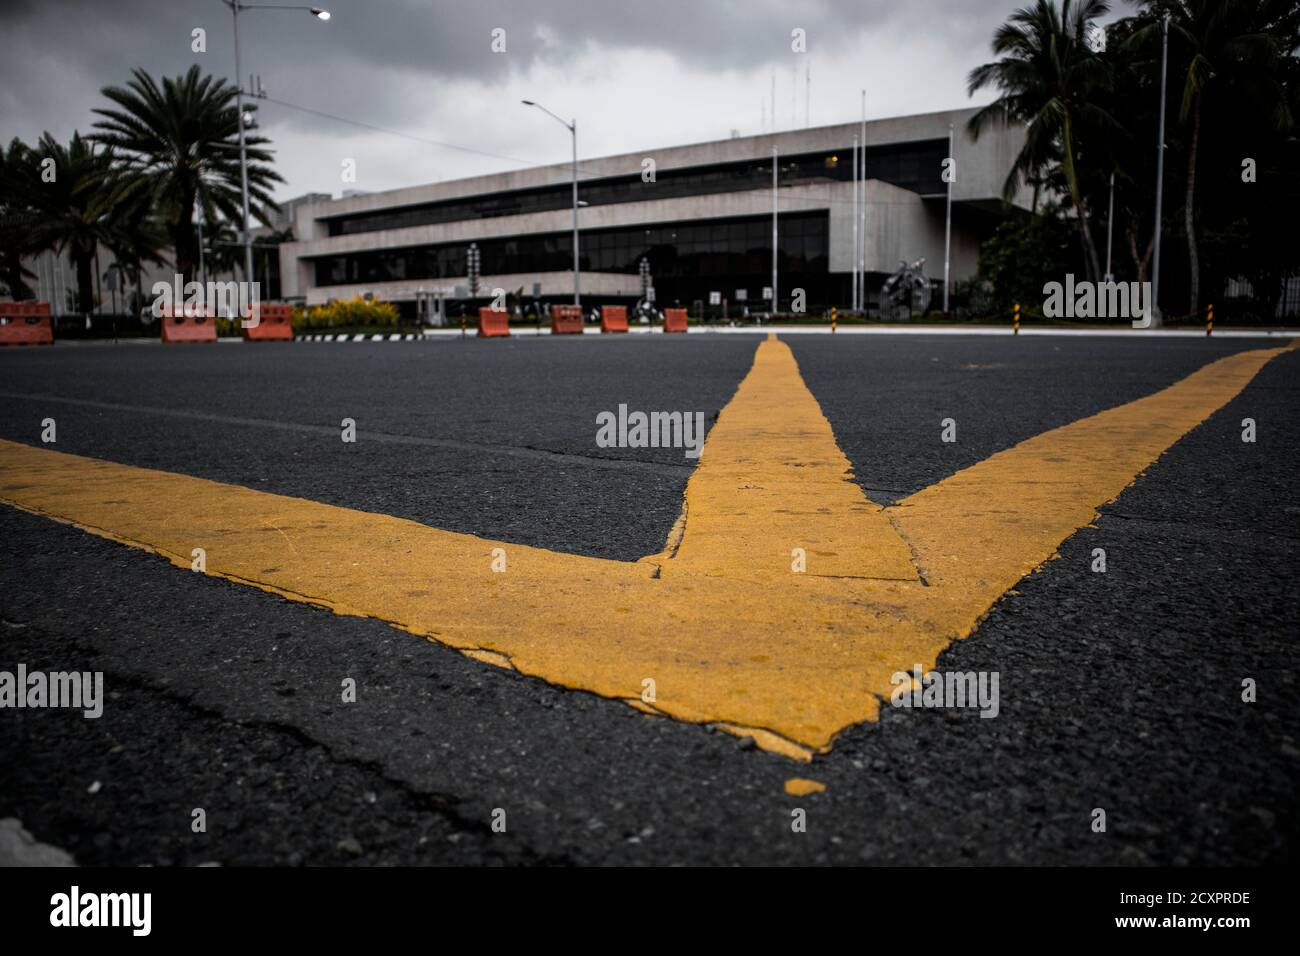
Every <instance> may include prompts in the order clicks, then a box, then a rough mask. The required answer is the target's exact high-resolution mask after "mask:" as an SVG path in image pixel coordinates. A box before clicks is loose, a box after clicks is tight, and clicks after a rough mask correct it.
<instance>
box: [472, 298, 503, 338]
mask: <svg viewBox="0 0 1300 956" xmlns="http://www.w3.org/2000/svg"><path fill="white" fill-rule="evenodd" d="M509 334H510V313H509V312H507V311H506V310H505V309H489V308H488V307H487V306H484V307H483V308H481V309H479V310H478V337H479V338H481V339H493V338H500V337H503V336H508V335H509Z"/></svg>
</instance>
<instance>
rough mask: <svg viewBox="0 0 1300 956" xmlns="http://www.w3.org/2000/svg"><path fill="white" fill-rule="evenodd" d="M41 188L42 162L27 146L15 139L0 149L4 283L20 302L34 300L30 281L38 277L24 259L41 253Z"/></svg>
mask: <svg viewBox="0 0 1300 956" xmlns="http://www.w3.org/2000/svg"><path fill="white" fill-rule="evenodd" d="M40 185H41V183H40V158H39V157H38V156H35V155H34V154H33V153H32V150H31V148H30V147H29V146H28V145H27V144H26V143H24V142H23V141H22V140H20V139H18V138H17V137H15V138H14V139H13V140H12V141H11V142H10V143H9V148H8V149H5V148H3V147H0V283H3V284H4V286H5V288H6V289H7V293H8V295H9V296H10V297H11V298H14V299H18V300H22V299H30V298H31V297H32V289H31V286H29V285H28V284H27V279H28V278H35V273H34V272H32V271H31V270H30V269H28V268H27V267H26V266H24V265H23V259H24V258H26V257H28V256H32V255H35V254H36V253H37V252H39V251H40V248H39V247H38V245H37V243H36V241H35V237H34V234H33V227H34V224H35V222H36V218H37V216H36V210H35V202H36V193H37V190H38V189H40Z"/></svg>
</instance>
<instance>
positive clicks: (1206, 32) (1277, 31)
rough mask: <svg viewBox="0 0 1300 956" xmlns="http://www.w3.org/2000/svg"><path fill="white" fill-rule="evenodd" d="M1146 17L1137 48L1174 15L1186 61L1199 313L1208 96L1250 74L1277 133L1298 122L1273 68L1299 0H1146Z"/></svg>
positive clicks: (1189, 206)
mask: <svg viewBox="0 0 1300 956" xmlns="http://www.w3.org/2000/svg"><path fill="white" fill-rule="evenodd" d="M1142 13H1143V16H1144V18H1145V19H1148V20H1149V22H1148V23H1147V24H1146V26H1144V27H1142V28H1141V29H1139V30H1138V31H1136V32H1135V33H1134V34H1133V41H1132V42H1133V43H1135V44H1138V43H1150V42H1152V41H1153V40H1154V39H1155V37H1157V36H1159V32H1160V21H1161V20H1162V19H1163V18H1164V17H1165V15H1166V14H1168V16H1169V37H1170V40H1171V41H1172V43H1171V46H1172V45H1175V44H1176V46H1175V54H1176V55H1177V54H1179V53H1181V54H1182V56H1184V57H1185V58H1186V63H1185V72H1184V78H1183V95H1182V106H1181V108H1180V110H1179V119H1180V121H1181V122H1183V123H1185V124H1186V123H1189V122H1190V129H1189V132H1188V145H1187V196H1186V200H1185V204H1184V206H1183V217H1184V219H1183V224H1184V227H1185V228H1186V230H1187V264H1188V276H1189V289H1188V299H1189V303H1188V304H1189V309H1188V311H1189V312H1190V313H1192V314H1195V313H1196V312H1198V311H1199V309H1200V288H1201V264H1200V255H1199V251H1198V249H1197V242H1196V161H1197V154H1198V152H1199V149H1200V142H1201V117H1202V110H1203V106H1204V103H1205V97H1206V94H1207V92H1208V91H1209V89H1210V87H1211V84H1212V83H1214V81H1216V80H1217V81H1218V82H1219V83H1222V82H1223V79H1224V77H1226V76H1230V75H1232V74H1234V73H1235V74H1238V75H1242V74H1245V75H1246V77H1247V78H1248V81H1249V83H1250V85H1251V86H1253V87H1255V90H1254V92H1255V93H1256V95H1263V96H1267V97H1268V98H1269V100H1268V101H1269V102H1270V103H1272V104H1273V106H1274V109H1273V110H1272V112H1273V122H1274V124H1275V126H1276V127H1277V128H1278V129H1284V128H1285V127H1287V126H1289V125H1290V123H1291V115H1290V110H1289V109H1288V107H1287V102H1286V96H1285V94H1284V93H1283V92H1282V89H1281V86H1280V85H1279V84H1278V83H1277V82H1276V81H1275V80H1274V79H1273V75H1274V72H1273V67H1274V66H1275V65H1276V64H1277V63H1278V61H1279V60H1280V58H1282V57H1284V56H1285V55H1287V54H1288V53H1289V52H1290V50H1289V49H1280V48H1279V47H1280V43H1279V38H1280V37H1282V36H1292V37H1293V36H1294V35H1295V28H1296V20H1297V16H1298V14H1297V5H1296V3H1295V0H1144V2H1143V10H1142Z"/></svg>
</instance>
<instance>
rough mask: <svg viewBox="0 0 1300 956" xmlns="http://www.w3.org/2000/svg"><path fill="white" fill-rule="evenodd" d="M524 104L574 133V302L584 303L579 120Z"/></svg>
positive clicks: (541, 106) (576, 303) (538, 104)
mask: <svg viewBox="0 0 1300 956" xmlns="http://www.w3.org/2000/svg"><path fill="white" fill-rule="evenodd" d="M520 102H522V103H523V104H524V106H535V107H537V108H538V109H539V110H541V111H542V112H543V113H545V114H546V115H547V116H549V117H550V118H551V119H553V120H555V121H556V122H557V123H559V124H560V125H561V126H563V127H564V128H565V129H567V130H568V131H569V132H570V133H571V134H572V135H573V304H574V305H582V282H581V279H580V275H581V272H580V270H579V266H578V121H577V120H576V119H575V120H574V121H573V122H572V123H566V122H564V120H562V119H560V118H559V117H558V116H556V115H555V114H554V113H552V112H551V111H550V110H548V109H547V108H546V107H545V106H543V105H542V104H541V103H534V102H533V101H532V100H521V101H520Z"/></svg>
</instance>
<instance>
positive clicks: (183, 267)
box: [171, 194, 199, 283]
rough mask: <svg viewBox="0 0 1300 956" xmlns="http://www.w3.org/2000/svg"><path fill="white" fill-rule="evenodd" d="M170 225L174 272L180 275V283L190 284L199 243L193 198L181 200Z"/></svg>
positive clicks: (188, 197)
mask: <svg viewBox="0 0 1300 956" xmlns="http://www.w3.org/2000/svg"><path fill="white" fill-rule="evenodd" d="M177 216H178V218H177V220H176V222H174V223H173V224H172V229H171V233H172V245H173V247H174V248H175V249H176V271H177V272H179V273H180V274H181V277H182V278H181V281H182V282H183V283H184V282H192V281H193V280H194V270H195V267H196V266H197V265H198V258H199V255H198V253H199V242H198V237H197V235H196V234H195V232H194V196H193V195H192V194H191V195H189V196H184V197H182V199H181V208H180V212H179V213H178V214H177Z"/></svg>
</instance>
